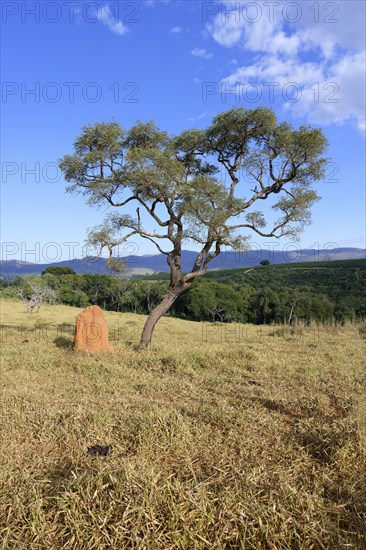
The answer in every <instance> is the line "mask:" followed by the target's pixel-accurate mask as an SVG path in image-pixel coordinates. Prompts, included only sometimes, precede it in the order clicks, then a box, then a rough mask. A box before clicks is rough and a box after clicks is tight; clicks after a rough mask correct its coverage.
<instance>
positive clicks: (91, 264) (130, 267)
mask: <svg viewBox="0 0 366 550" xmlns="http://www.w3.org/2000/svg"><path fill="white" fill-rule="evenodd" d="M292 248H293V247H292ZM196 255H197V253H196V252H194V251H192V250H184V251H183V252H182V269H183V271H188V270H190V269H191V267H192V265H193V262H194V260H195V258H196ZM360 258H366V250H363V249H360V248H337V247H335V248H332V249H324V250H319V251H318V250H315V249H314V250H310V249H309V250H295V251H291V250H290V249H289V250H287V251H278V250H274V251H270V250H248V251H245V252H241V253H237V252H232V251H228V252H222V253H221V254H219V256H217V258H215V259H214V260H213V261H212V262H211V263H210V267H209V270H210V271H212V270H215V269H219V270H222V269H234V268H240V267H254V266H256V265H258V264H259V262H260V261H261V260H269V261H270V262H271V263H272V264H283V263H289V262H304V261H306V262H307V261H314V260H316V261H329V260H337V259H339V260H347V259H360ZM121 260H124V261H126V264H127V270H126V273H125V275H126V276H130V277H131V276H133V275H136V274H138V275H141V274H146V273H147V274H151V273H153V272H168V271H169V268H168V265H167V261H166V256H165V255H164V254H155V255H142V256H137V255H131V256H128V257H125V258H121ZM50 266H66V267H71V268H72V269H73V270H74V271H76V273H80V274H82V273H98V274H112V273H113V272H112V270H110V269H108V267H107V266H106V260H105V258H97V257H90V258H83V259H73V260H69V261H62V262H53V263H48V264H46V263H31V262H20V261H18V260H6V261H4V260H3V261H0V277H5V278H13V277H15V276H17V275H39V274H41V273H42V271H43V270H44V269H46V268H47V267H50Z"/></svg>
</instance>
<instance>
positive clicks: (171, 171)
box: [59, 108, 327, 348]
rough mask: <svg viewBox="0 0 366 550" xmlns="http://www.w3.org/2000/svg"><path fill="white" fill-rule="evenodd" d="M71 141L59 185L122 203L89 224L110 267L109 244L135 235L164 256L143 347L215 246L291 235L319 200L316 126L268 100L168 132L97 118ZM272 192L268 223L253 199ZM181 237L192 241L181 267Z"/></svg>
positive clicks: (321, 148) (99, 200)
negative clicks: (192, 250)
mask: <svg viewBox="0 0 366 550" xmlns="http://www.w3.org/2000/svg"><path fill="white" fill-rule="evenodd" d="M74 146H75V153H74V154H73V155H66V156H65V157H63V158H62V159H60V161H59V164H60V168H61V170H62V171H63V174H64V176H65V179H66V181H67V182H69V183H70V185H69V187H68V188H67V191H69V192H78V193H81V194H83V195H85V197H86V198H87V199H88V203H89V204H90V205H97V206H98V205H99V206H106V205H109V206H112V207H115V208H117V209H123V207H127V209H130V210H129V211H127V212H126V210H127V209H124V210H123V212H124V213H119V212H118V211H116V212H114V213H111V214H110V215H109V216H107V218H106V220H105V222H104V223H103V224H102V225H100V226H98V227H96V228H94V229H93V230H91V231H90V232H89V236H88V242H89V244H92V245H94V246H96V247H98V249H99V250H100V251H102V250H103V248H107V249H108V250H109V257H110V264H109V265H110V266H113V267H115V268H116V267H118V261H117V260H116V258H113V250H114V249H115V248H116V247H118V246H119V245H120V244H121V243H123V242H124V241H126V240H127V239H129V238H130V237H132V236H133V235H139V236H140V237H142V238H144V239H147V240H149V241H151V242H153V243H154V244H155V246H156V247H157V249H158V250H159V252H161V253H163V254H165V255H166V257H167V263H168V265H169V268H170V284H169V288H168V291H167V293H166V294H165V296H164V298H163V300H162V301H161V303H160V304H159V305H158V306H156V307H155V308H154V309H153V310H152V311H151V313H150V314H149V316H148V318H147V320H146V323H145V326H144V329H143V331H142V335H141V343H140V345H141V347H142V348H145V347H147V346H148V345H149V344H150V342H151V338H152V334H153V330H154V327H155V325H156V323H157V321H158V320H159V319H160V318H161V317H162V316H163V315H164V314H165V313H166V312H167V311H168V310H169V308H170V307H171V306H172V304H173V303H174V301H175V300H176V298H177V297H178V296H179V295H180V294H181V293H182V292H183V291H185V290H187V289H189V288H190V286H191V285H192V283H193V282H194V280H195V279H196V277H199V276H201V275H203V274H204V273H206V271H207V267H208V265H209V263H210V261H211V260H213V259H214V258H215V257H216V256H217V255H218V254H219V253H220V251H221V249H222V247H223V246H226V247H230V248H233V249H237V250H243V249H244V248H245V247H246V246H247V242H248V239H249V237H248V236H243V235H242V231H246V232H248V230H250V231H249V233H250V232H255V233H257V234H258V235H260V236H262V237H282V236H284V235H288V236H291V237H294V236H296V235H297V234H298V233H299V231H301V230H302V228H303V227H304V226H305V225H308V224H309V223H310V207H311V206H312V205H313V204H314V203H315V201H317V200H318V196H317V194H316V192H315V191H314V190H312V189H310V184H311V183H312V182H313V181H316V180H320V179H322V178H323V177H324V170H325V164H326V161H327V159H326V158H324V156H323V155H324V153H325V151H326V148H327V141H326V138H325V137H324V135H323V133H322V131H321V130H320V129H314V128H311V127H308V126H301V127H300V128H299V129H298V130H296V129H293V128H292V126H291V125H290V124H288V123H278V122H277V120H276V116H275V114H274V113H273V111H272V110H271V109H267V108H257V109H252V110H246V109H244V108H234V109H231V110H229V111H226V112H223V113H221V114H219V115H217V116H215V117H214V118H213V121H212V124H211V126H209V127H208V128H207V129H205V130H198V129H193V130H186V131H183V132H182V133H181V134H179V135H176V136H169V135H168V134H167V133H166V132H163V131H161V130H160V129H159V128H158V127H157V126H156V125H155V123H154V122H148V123H143V122H140V121H139V122H137V124H136V125H135V126H133V127H132V128H131V129H130V130H129V131H126V130H124V129H123V128H122V126H121V125H120V124H119V123H118V122H116V121H112V122H110V123H96V124H93V125H86V126H84V127H83V128H82V133H81V135H80V136H79V137H78V138H77V139H76V142H75V144H74ZM271 196H273V197H274V198H275V199H276V200H274V201H272V204H271V207H272V209H273V210H274V211H275V212H277V214H278V216H279V217H278V219H277V221H275V222H274V223H273V224H271V225H270V227H267V223H266V221H265V216H264V213H263V212H262V211H261V210H252V209H251V207H253V206H254V205H258V204H261V205H263V201H264V200H265V199H267V198H269V197H271ZM133 204H135V205H136V206H137V208H136V210H134V208H133V209H132V212H133V213H134V212H135V211H136V215H133V216H132V215H131V213H130V212H131V205H133ZM187 241H191V242H192V241H193V242H194V243H195V244H198V245H199V248H200V250H199V251H198V252H197V257H196V259H195V261H194V263H193V265H192V267H191V270H190V272H189V273H186V274H183V273H182V269H181V256H182V245H183V244H184V243H186V242H187ZM166 249H167V250H166Z"/></svg>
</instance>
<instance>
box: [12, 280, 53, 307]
mask: <svg viewBox="0 0 366 550" xmlns="http://www.w3.org/2000/svg"><path fill="white" fill-rule="evenodd" d="M18 296H19V297H20V298H21V299H22V300H23V302H24V303H25V305H26V309H27V312H28V313H34V312H36V313H37V312H38V311H39V309H40V307H41V306H42V304H44V303H52V302H55V301H56V300H57V297H58V295H57V292H56V291H55V290H53V289H52V288H49V287H48V286H47V284H45V283H44V281H42V279H30V278H28V279H26V280H24V284H23V287H22V288H20V289H19V291H18Z"/></svg>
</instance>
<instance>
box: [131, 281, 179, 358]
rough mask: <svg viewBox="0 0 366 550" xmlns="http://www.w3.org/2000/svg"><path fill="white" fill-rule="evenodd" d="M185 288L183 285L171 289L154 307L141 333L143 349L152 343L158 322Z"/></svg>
mask: <svg viewBox="0 0 366 550" xmlns="http://www.w3.org/2000/svg"><path fill="white" fill-rule="evenodd" d="M183 290H185V289H184V287H181V286H179V287H173V288H171V289H169V290H168V292H167V293H166V294H165V296H164V298H163V300H162V301H161V302H160V304H158V305H157V306H156V307H154V309H153V310H152V311H151V312H150V314H149V316H148V318H147V319H146V323H145V326H144V329H143V331H142V334H141V340H140V348H141V349H145V348H147V347H148V346H149V345H150V342H151V339H152V335H153V332H154V328H155V325H156V323H157V322H158V321H159V319H160V318H161V317H162V316H163V315H164V314H165V313H166V312H167V311H168V310H169V309H170V308H171V306H172V305H173V304H174V302H175V300H176V299H177V298H178V296H179V295H180V294H181V293H182V292H183Z"/></svg>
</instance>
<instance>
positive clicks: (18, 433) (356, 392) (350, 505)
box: [0, 301, 366, 550]
mask: <svg viewBox="0 0 366 550" xmlns="http://www.w3.org/2000/svg"><path fill="white" fill-rule="evenodd" d="M79 312H80V310H78V309H77V308H71V307H67V306H43V307H42V308H41V310H40V312H39V313H38V314H32V315H30V314H27V313H25V312H24V306H23V304H21V303H18V302H15V301H14V302H11V301H2V302H1V323H2V331H1V355H2V360H1V370H0V383H1V404H0V410H1V448H0V495H1V496H0V541H1V542H0V548H1V549H3V550H4V549H12V550H13V549H16V550H23V549H24V550H36V549H51V550H54V549H57V550H59V549H64V548H65V549H85V550H97V549H107V548H108V549H117V550H123V549H125V548H126V549H127V548H131V549H140V550H143V549H146V550H150V549H151V550H153V549H164V550H172V549H185V550H196V549H197V550H198V549H214V550H219V549H256V550H262V549H263V550H264V549H266V550H267V549H268V550H281V549H286V550H296V549H303V550H305V549H307V550H308V549H331V550H337V549H364V548H366V371H365V364H364V352H365V343H366V340H365V336H366V330H365V327H362V326H360V325H356V324H355V325H351V324H350V325H346V326H344V327H340V328H339V327H331V326H328V327H320V328H319V327H316V326H315V325H314V326H310V327H307V328H306V329H300V330H299V331H298V332H296V333H292V332H291V331H290V329H287V328H281V327H273V326H272V327H256V326H250V325H249V326H243V325H242V326H238V325H226V326H225V325H210V324H207V323H206V324H200V323H193V322H187V321H181V320H177V319H170V318H168V317H165V318H163V319H162V320H161V321H160V323H159V324H158V326H157V329H156V332H155V335H154V340H153V345H152V347H151V348H150V349H149V350H146V351H144V352H139V351H137V349H136V343H137V342H138V340H139V332H140V330H141V328H142V325H143V322H144V319H145V318H144V316H139V315H133V314H121V313H112V312H111V313H109V312H108V313H107V314H106V318H107V321H108V324H109V327H110V332H111V339H112V343H113V345H114V348H115V353H114V354H110V355H108V354H105V353H100V354H96V355H90V354H87V353H84V354H83V353H79V354H76V353H75V352H73V350H72V325H73V324H74V322H75V319H76V316H77V314H78V313H79ZM94 444H101V445H109V444H110V445H112V446H113V453H112V454H111V455H110V456H105V457H99V456H88V454H87V449H88V447H89V446H92V445H94Z"/></svg>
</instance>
